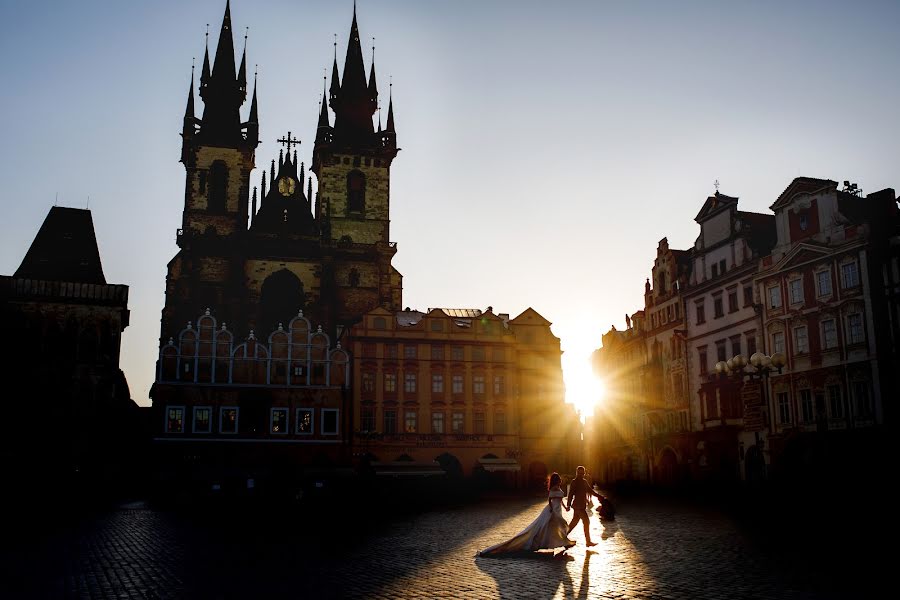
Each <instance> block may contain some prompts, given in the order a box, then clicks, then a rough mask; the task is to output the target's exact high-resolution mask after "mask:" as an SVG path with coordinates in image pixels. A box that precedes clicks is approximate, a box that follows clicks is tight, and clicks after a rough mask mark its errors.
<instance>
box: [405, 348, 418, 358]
mask: <svg viewBox="0 0 900 600" xmlns="http://www.w3.org/2000/svg"><path fill="white" fill-rule="evenodd" d="M417 357H418V346H416V345H415V344H404V345H403V358H408V359H414V358H417Z"/></svg>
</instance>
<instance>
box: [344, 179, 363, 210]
mask: <svg viewBox="0 0 900 600" xmlns="http://www.w3.org/2000/svg"><path fill="white" fill-rule="evenodd" d="M365 206H366V176H365V175H363V174H362V171H350V172H349V173H347V210H348V211H349V212H351V213H361V212H363V210H365Z"/></svg>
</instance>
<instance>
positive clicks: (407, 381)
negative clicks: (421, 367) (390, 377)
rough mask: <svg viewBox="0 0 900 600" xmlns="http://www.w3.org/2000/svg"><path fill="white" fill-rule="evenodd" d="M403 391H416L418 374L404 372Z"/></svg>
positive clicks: (409, 392)
mask: <svg viewBox="0 0 900 600" xmlns="http://www.w3.org/2000/svg"><path fill="white" fill-rule="evenodd" d="M403 391H404V392H405V393H407V394H415V393H416V374H415V373H404V375H403Z"/></svg>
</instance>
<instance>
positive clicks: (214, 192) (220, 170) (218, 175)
mask: <svg viewBox="0 0 900 600" xmlns="http://www.w3.org/2000/svg"><path fill="white" fill-rule="evenodd" d="M227 191H228V167H226V166H225V163H224V162H223V161H221V160H217V161H216V162H214V163H213V164H212V167H210V169H209V204H208V205H209V211H210V212H217V213H223V212H225V195H226V193H227Z"/></svg>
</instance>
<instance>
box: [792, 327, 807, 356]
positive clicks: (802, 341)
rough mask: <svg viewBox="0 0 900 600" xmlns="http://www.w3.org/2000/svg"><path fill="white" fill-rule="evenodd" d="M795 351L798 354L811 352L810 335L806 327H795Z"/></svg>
mask: <svg viewBox="0 0 900 600" xmlns="http://www.w3.org/2000/svg"><path fill="white" fill-rule="evenodd" d="M794 349H795V350H796V353H797V354H806V353H807V352H809V335H808V333H807V330H806V325H801V326H800V327H794Z"/></svg>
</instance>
